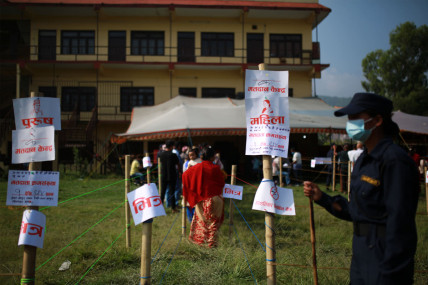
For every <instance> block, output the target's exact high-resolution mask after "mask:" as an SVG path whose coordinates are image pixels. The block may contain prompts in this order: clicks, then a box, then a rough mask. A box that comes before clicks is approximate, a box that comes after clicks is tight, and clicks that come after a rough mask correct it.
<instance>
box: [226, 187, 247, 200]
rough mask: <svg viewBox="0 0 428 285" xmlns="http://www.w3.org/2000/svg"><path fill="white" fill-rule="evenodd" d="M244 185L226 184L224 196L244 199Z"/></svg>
mask: <svg viewBox="0 0 428 285" xmlns="http://www.w3.org/2000/svg"><path fill="white" fill-rule="evenodd" d="M243 192H244V187H242V186H238V185H230V184H225V185H224V188H223V197H224V198H231V199H236V200H242V193H243Z"/></svg>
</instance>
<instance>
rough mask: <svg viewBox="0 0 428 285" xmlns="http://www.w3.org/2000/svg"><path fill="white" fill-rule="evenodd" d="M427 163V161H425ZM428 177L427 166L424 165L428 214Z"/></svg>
mask: <svg viewBox="0 0 428 285" xmlns="http://www.w3.org/2000/svg"><path fill="white" fill-rule="evenodd" d="M424 164H425V163H424ZM427 177H428V172H427V167H426V166H424V178H425V199H426V200H427V215H428V183H427V182H426V181H427Z"/></svg>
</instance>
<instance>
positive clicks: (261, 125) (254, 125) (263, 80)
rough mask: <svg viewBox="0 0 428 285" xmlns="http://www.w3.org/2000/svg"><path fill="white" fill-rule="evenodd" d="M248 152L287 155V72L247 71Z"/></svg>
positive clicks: (288, 126)
mask: <svg viewBox="0 0 428 285" xmlns="http://www.w3.org/2000/svg"><path fill="white" fill-rule="evenodd" d="M245 108H246V121H247V142H246V150H245V154H246V155H274V156H281V157H287V153H288V144H289V136H290V116H289V111H288V109H289V108H288V71H268V70H246V74H245Z"/></svg>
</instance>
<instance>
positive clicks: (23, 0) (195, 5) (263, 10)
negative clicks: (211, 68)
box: [2, 0, 331, 28]
mask: <svg viewBox="0 0 428 285" xmlns="http://www.w3.org/2000/svg"><path fill="white" fill-rule="evenodd" d="M8 5H9V6H20V7H29V6H58V7H97V8H109V7H110V8H115V7H122V8H133V7H139V8H156V9H161V10H162V11H157V13H158V14H160V15H163V14H164V13H167V12H168V11H170V10H175V9H177V10H184V11H180V14H181V15H183V16H189V15H188V12H186V11H187V10H188V9H192V10H197V9H211V10H212V9H214V10H212V13H211V14H210V15H212V16H217V17H219V16H222V15H223V16H224V14H223V13H222V12H219V11H217V10H223V11H224V10H225V9H227V10H229V11H234V10H238V12H240V11H239V10H244V11H248V17H250V18H296V19H298V18H311V17H312V14H311V13H313V12H315V13H316V15H317V17H316V19H314V18H312V21H313V24H312V26H313V28H314V27H316V26H317V25H318V24H319V23H321V22H322V21H323V20H324V18H326V17H327V15H328V14H329V13H330V12H331V9H330V8H328V7H325V6H323V5H321V4H318V3H315V2H313V3H302V2H300V1H298V2H288V1H248V0H247V1H225V0H204V1H201V0H7V1H4V2H3V3H2V6H8ZM163 10H165V11H163ZM229 14H230V13H229ZM229 14H226V16H227V15H229ZM235 14H236V13H235ZM235 14H233V15H234V16H239V15H240V14H239V13H238V14H236V15H235ZM191 15H192V14H190V16H191ZM197 15H200V14H197Z"/></svg>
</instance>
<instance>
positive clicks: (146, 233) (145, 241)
mask: <svg viewBox="0 0 428 285" xmlns="http://www.w3.org/2000/svg"><path fill="white" fill-rule="evenodd" d="M146 156H149V154H148V153H146ZM147 184H150V167H147ZM152 223H153V219H150V220H147V221H145V222H143V233H142V237H141V276H140V284H141V285H143V284H151V283H152V276H151V275H150V274H151V272H150V271H151V256H152Z"/></svg>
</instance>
